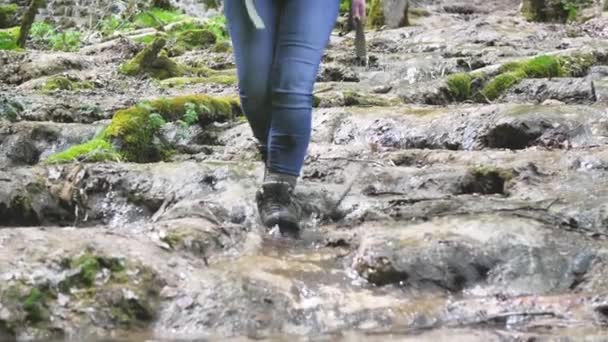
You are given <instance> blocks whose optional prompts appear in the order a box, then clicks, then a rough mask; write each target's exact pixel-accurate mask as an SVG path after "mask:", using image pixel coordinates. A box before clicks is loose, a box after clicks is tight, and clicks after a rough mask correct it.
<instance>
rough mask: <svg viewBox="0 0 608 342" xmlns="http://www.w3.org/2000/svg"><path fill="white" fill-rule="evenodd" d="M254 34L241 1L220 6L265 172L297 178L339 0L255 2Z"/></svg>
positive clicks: (305, 150) (240, 86) (244, 105)
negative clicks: (259, 21)
mask: <svg viewBox="0 0 608 342" xmlns="http://www.w3.org/2000/svg"><path fill="white" fill-rule="evenodd" d="M254 3H255V7H256V9H257V11H258V14H259V16H260V17H261V18H262V20H263V21H264V24H265V26H266V28H265V29H263V30H256V29H255V27H254V25H253V23H252V21H251V19H250V18H249V15H248V12H247V10H246V8H245V2H244V0H225V1H224V12H225V14H226V19H227V22H228V30H229V33H230V37H231V39H232V45H233V48H234V55H235V60H236V67H237V76H238V81H239V94H240V97H241V106H242V108H243V111H244V112H245V115H246V116H247V120H248V121H249V124H250V126H251V129H252V130H253V135H254V136H255V137H256V139H257V140H258V141H259V143H260V144H261V145H262V148H263V149H265V151H266V152H267V158H268V160H267V162H266V165H267V166H268V169H269V171H271V172H277V173H284V174H289V175H293V176H299V174H300V171H301V169H302V165H303V164H304V159H305V158H306V152H307V149H308V144H309V141H310V133H311V129H312V127H311V126H312V104H313V97H312V92H313V88H314V82H315V79H316V76H317V72H318V69H319V64H320V63H321V58H322V57H323V51H324V50H325V47H326V46H327V43H328V42H329V37H330V34H331V31H332V29H333V27H334V25H335V22H336V19H337V17H338V9H339V0H256V1H255V2H254Z"/></svg>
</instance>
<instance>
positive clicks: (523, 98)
mask: <svg viewBox="0 0 608 342" xmlns="http://www.w3.org/2000/svg"><path fill="white" fill-rule="evenodd" d="M546 100H557V101H561V102H563V103H574V104H591V103H594V102H595V101H596V97H595V94H594V89H593V85H592V83H591V82H590V81H588V80H586V79H584V78H554V79H551V80H547V79H525V80H523V81H521V82H520V83H519V84H518V85H516V86H515V87H513V88H511V89H510V90H509V91H508V92H507V94H505V95H504V97H503V98H502V99H501V101H505V102H510V103H521V102H527V103H530V102H532V103H534V102H536V103H542V102H544V101H546Z"/></svg>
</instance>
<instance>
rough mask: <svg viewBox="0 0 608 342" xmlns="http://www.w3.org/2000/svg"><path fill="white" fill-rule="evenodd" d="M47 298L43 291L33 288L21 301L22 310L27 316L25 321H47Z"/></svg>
mask: <svg viewBox="0 0 608 342" xmlns="http://www.w3.org/2000/svg"><path fill="white" fill-rule="evenodd" d="M46 301H47V296H46V295H45V293H44V292H43V291H41V290H40V289H38V288H37V287H34V288H32V289H31V291H30V293H29V294H28V296H27V297H26V298H25V300H24V301H23V310H24V311H25V312H26V314H27V320H29V321H30V322H32V323H39V322H42V321H45V320H47V319H48V311H47V309H46Z"/></svg>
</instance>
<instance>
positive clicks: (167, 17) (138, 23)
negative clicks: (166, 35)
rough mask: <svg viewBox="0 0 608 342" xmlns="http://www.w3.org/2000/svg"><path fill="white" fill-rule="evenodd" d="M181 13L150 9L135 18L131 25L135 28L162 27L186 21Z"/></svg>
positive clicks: (170, 10) (171, 10)
mask: <svg viewBox="0 0 608 342" xmlns="http://www.w3.org/2000/svg"><path fill="white" fill-rule="evenodd" d="M187 18H188V16H186V15H185V14H183V13H180V12H178V11H176V10H173V9H165V8H151V9H150V10H148V11H145V12H142V13H140V14H138V15H137V16H136V17H135V20H133V24H134V26H135V27H136V28H145V27H163V26H165V25H168V24H172V23H176V22H179V21H182V20H184V19H187Z"/></svg>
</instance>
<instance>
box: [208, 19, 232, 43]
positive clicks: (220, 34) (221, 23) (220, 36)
mask: <svg viewBox="0 0 608 342" xmlns="http://www.w3.org/2000/svg"><path fill="white" fill-rule="evenodd" d="M205 26H206V27H207V29H209V30H210V31H211V32H213V34H214V35H215V37H217V40H218V41H223V40H227V39H228V38H229V36H228V28H227V26H226V17H225V16H223V15H218V16H214V17H211V18H209V20H208V21H207V22H206V25H205Z"/></svg>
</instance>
